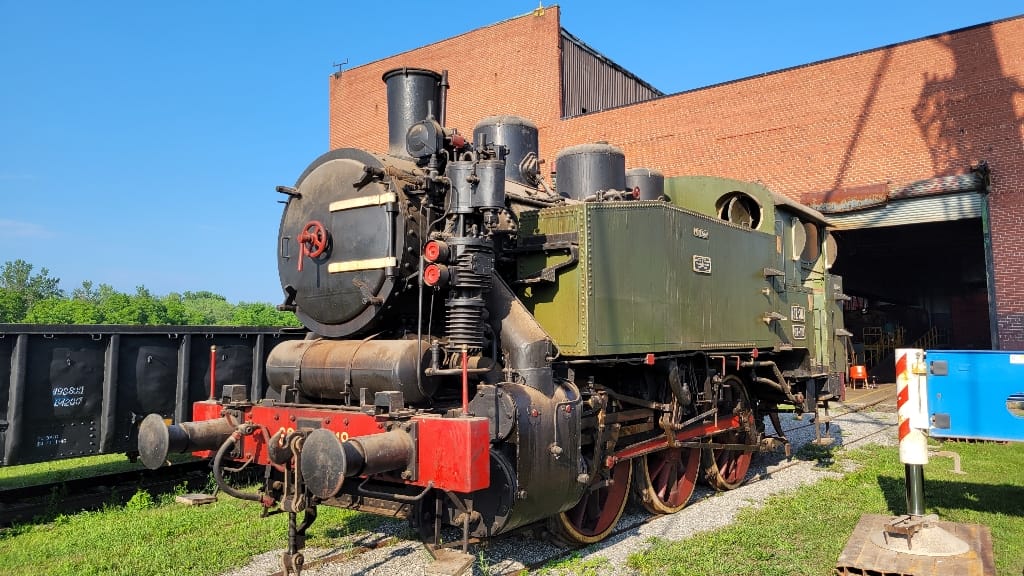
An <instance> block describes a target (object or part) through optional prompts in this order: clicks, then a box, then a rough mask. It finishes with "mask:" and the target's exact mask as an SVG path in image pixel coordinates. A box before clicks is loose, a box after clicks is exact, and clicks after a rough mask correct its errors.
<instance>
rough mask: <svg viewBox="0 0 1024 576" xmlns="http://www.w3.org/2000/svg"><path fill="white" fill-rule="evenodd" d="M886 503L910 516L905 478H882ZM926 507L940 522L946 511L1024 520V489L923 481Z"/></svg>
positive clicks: (898, 512)
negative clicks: (1015, 517) (908, 513)
mask: <svg viewBox="0 0 1024 576" xmlns="http://www.w3.org/2000/svg"><path fill="white" fill-rule="evenodd" d="M878 486H879V487H880V488H881V489H882V493H883V495H884V496H885V502H886V504H887V505H888V507H889V511H890V512H892V513H893V514H905V513H906V512H907V493H906V486H907V485H906V482H905V481H904V479H903V478H894V477H892V476H879V477H878ZM924 506H925V511H926V512H927V513H929V514H932V513H936V514H938V515H939V518H940V519H944V518H942V516H943V510H974V511H976V512H986V513H989V514H1003V515H1006V516H1019V517H1024V487H1021V486H1014V485H1011V484H978V483H976V482H967V481H963V482H960V481H950V480H929V479H928V477H927V476H926V477H925V479H924Z"/></svg>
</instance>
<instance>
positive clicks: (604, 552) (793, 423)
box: [222, 408, 896, 576]
mask: <svg viewBox="0 0 1024 576" xmlns="http://www.w3.org/2000/svg"><path fill="white" fill-rule="evenodd" d="M840 410H842V408H840ZM808 420H809V419H808V417H806V416H805V418H804V419H803V420H796V419H795V418H793V417H792V416H791V415H782V425H783V429H784V430H785V431H786V436H787V437H788V438H789V440H790V443H791V445H792V449H793V452H794V453H795V452H796V451H797V450H799V449H800V448H801V447H803V446H804V445H805V444H807V443H808V442H810V441H811V440H813V439H814V426H813V425H811V424H810V423H809V421H808ZM895 423H896V415H895V414H892V413H867V412H850V413H847V414H841V415H840V416H838V417H835V418H834V420H833V422H832V427H831V430H830V434H831V436H832V437H833V439H834V444H833V446H834V447H836V448H839V447H842V448H850V447H857V446H863V445H866V444H884V445H895V444H896V431H895V428H894V427H893V425H894V424H895ZM768 428H769V432H770V431H771V424H768ZM837 475H839V474H838V473H836V472H834V471H829V470H827V469H825V468H824V467H821V466H820V465H818V463H817V462H816V461H813V460H796V459H789V458H786V457H785V456H784V455H783V454H774V453H766V454H761V455H759V456H757V457H755V458H754V461H753V463H752V464H751V467H750V472H749V473H748V475H747V481H746V482H745V483H744V485H743V486H741V487H740V488H737V489H736V490H732V491H729V492H719V493H716V492H714V491H713V490H711V489H710V488H708V487H707V486H704V485H698V486H697V489H696V491H695V492H694V495H693V498H692V499H691V501H690V504H689V505H688V506H687V507H686V508H684V509H683V510H682V511H680V512H678V513H676V514H672V515H667V516H658V517H652V516H651V515H650V514H648V513H647V512H645V511H644V510H643V509H642V508H640V507H639V506H636V505H634V504H632V503H630V505H629V506H627V508H626V513H625V514H623V516H622V519H621V520H620V521H619V525H618V526H619V528H620V529H623V528H625V529H624V530H623V531H622V532H619V533H618V534H615V535H613V536H612V537H610V538H608V539H606V540H604V541H602V542H599V543H598V544H595V545H592V546H588V547H586V548H582V549H579V550H577V551H575V554H576V555H578V556H579V557H580V558H581V559H582V560H584V561H586V560H590V559H594V560H599V561H600V565H599V568H598V573H599V574H608V575H612V574H616V575H617V574H631V573H633V572H632V571H631V570H630V568H629V567H628V566H627V564H626V560H627V558H628V556H629V555H630V554H632V553H635V552H639V551H641V550H644V549H645V548H647V547H648V546H649V541H650V538H652V537H658V538H662V539H667V540H683V539H686V538H688V537H690V536H692V535H694V534H696V533H698V532H703V531H706V530H713V529H716V528H720V527H722V526H726V525H728V524H730V523H731V522H732V521H733V520H734V519H735V517H736V514H737V512H739V511H740V510H741V509H743V508H747V507H749V506H759V505H761V504H762V503H763V502H764V501H765V500H767V499H768V497H770V496H772V495H774V494H780V493H783V492H787V491H790V490H794V489H796V488H797V487H799V486H803V485H806V484H813V483H815V482H817V481H818V480H820V479H822V478H824V477H827V476H837ZM313 529H314V530H317V529H318V527H317V526H316V525H315V524H314V526H313ZM319 529H323V527H322V526H321V527H319ZM409 538H413V536H412V534H411V532H410V530H409V527H408V524H407V523H406V522H405V521H389V522H386V523H384V524H383V525H382V526H381V527H380V528H379V530H378V531H377V532H374V533H370V534H364V535H361V536H359V537H356V538H354V540H353V545H355V546H364V547H366V548H368V549H369V550H367V551H365V552H361V553H357V554H353V555H351V557H349V558H346V559H343V560H336V561H331V562H329V563H325V564H323V565H319V566H313V567H309V568H307V569H305V570H303V574H304V575H307V576H327V575H350V574H359V575H364V576H392V575H394V576H397V575H408V574H413V575H417V574H424V571H425V568H426V567H427V565H428V564H429V563H430V561H431V558H430V556H429V555H428V554H427V552H426V551H425V550H424V549H423V547H422V546H421V545H420V543H419V542H418V541H416V540H415V539H414V538H413V539H411V540H410V539H409ZM337 552H338V550H323V549H307V550H306V551H305V555H306V560H307V562H309V561H313V560H316V559H317V558H320V557H323V556H332V555H334V554H337ZM476 556H477V562H476V564H475V565H474V568H473V573H474V574H477V575H482V574H485V573H486V574H517V573H519V571H521V570H522V569H523V568H524V567H529V566H538V565H543V563H545V562H547V561H549V560H554V559H558V558H563V557H565V556H566V550H564V549H562V548H559V547H557V546H555V545H553V544H552V543H550V542H547V541H545V540H542V539H537V538H531V537H524V536H519V535H510V536H506V537H500V538H497V539H495V540H494V541H492V542H491V543H490V544H489V545H488V546H487V547H486V548H485V549H481V550H478V551H477V552H476ZM481 566H485V567H486V572H485V571H484V569H482V568H481ZM280 569H281V550H277V551H274V552H268V553H267V554H261V555H260V556H257V557H254V558H253V560H252V562H250V563H249V564H248V565H247V566H244V567H242V568H239V569H237V570H233V571H231V572H227V573H225V574H223V575H222V576H251V575H252V576H255V575H259V576H263V575H268V574H273V573H275V572H278V571H279V570H280Z"/></svg>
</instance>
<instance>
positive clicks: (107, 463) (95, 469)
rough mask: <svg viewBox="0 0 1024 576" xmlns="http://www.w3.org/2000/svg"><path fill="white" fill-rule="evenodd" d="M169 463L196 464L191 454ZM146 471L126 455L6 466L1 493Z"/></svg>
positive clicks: (0, 480) (2, 471)
mask: <svg viewBox="0 0 1024 576" xmlns="http://www.w3.org/2000/svg"><path fill="white" fill-rule="evenodd" d="M169 459H170V460H171V461H172V462H186V461H188V460H194V458H193V457H192V456H190V455H187V454H171V455H170V457H169ZM142 468H143V466H142V464H141V463H140V462H137V461H136V462H131V461H129V460H128V457H127V456H125V455H124V454H100V455H98V456H84V457H82V458H68V459H65V460H54V461H52V462H40V463H38V464H22V465H21V466H4V467H0V490H5V489H10V488H21V487H22V486H35V485H36V484H46V483H47V482H61V481H65V480H74V479H76V478H88V477H92V476H99V475H101V474H114V473H117V472H127V471H129V470H141V469H142Z"/></svg>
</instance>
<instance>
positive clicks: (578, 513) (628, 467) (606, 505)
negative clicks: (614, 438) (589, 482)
mask: <svg viewBox="0 0 1024 576" xmlns="http://www.w3.org/2000/svg"><path fill="white" fill-rule="evenodd" d="M632 478H633V465H632V463H630V462H629V461H626V462H620V463H619V464H618V465H616V466H615V468H613V469H612V472H611V479H612V483H611V484H610V485H607V486H602V487H599V488H596V489H593V490H588V491H587V492H585V493H584V494H583V496H582V497H581V498H580V501H579V502H577V503H576V506H574V507H573V508H571V509H570V510H567V511H565V512H562V513H560V514H558V515H557V516H555V517H554V518H552V520H551V528H552V531H553V532H554V533H555V535H556V536H558V537H560V538H561V539H562V540H564V541H565V542H566V543H567V544H570V545H579V544H591V543H593V542H597V541H599V540H603V539H604V538H605V537H606V536H608V534H610V533H611V531H612V530H613V529H614V528H615V524H617V523H618V521H619V518H620V517H621V516H622V511H623V510H625V508H626V500H627V499H628V496H629V489H630V483H631V481H632Z"/></svg>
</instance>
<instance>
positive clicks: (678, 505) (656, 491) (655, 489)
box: [635, 448, 701, 514]
mask: <svg viewBox="0 0 1024 576" xmlns="http://www.w3.org/2000/svg"><path fill="white" fill-rule="evenodd" d="M700 451H701V449H700V448H668V449H666V450H662V451H660V452H655V453H653V454H648V455H647V456H643V457H640V458H637V459H636V470H635V474H636V484H635V487H636V493H637V496H638V499H639V500H640V503H641V504H642V505H643V507H644V508H646V509H647V511H648V512H651V513H652V514H674V513H675V512H678V511H680V510H682V509H683V508H684V507H685V506H686V504H687V502H689V501H690V497H691V496H692V495H693V489H694V487H695V486H696V484H697V472H698V470H699V469H700Z"/></svg>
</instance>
